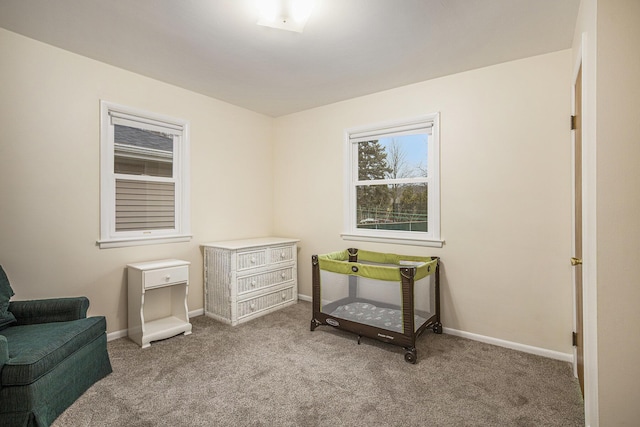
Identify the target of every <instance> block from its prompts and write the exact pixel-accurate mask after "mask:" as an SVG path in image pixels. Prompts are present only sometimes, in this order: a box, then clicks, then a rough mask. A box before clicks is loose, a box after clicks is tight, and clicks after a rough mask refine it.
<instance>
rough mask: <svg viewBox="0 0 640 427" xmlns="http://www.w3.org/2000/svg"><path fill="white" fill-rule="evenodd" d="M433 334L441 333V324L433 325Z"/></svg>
mask: <svg viewBox="0 0 640 427" xmlns="http://www.w3.org/2000/svg"><path fill="white" fill-rule="evenodd" d="M433 332H435V333H436V334H441V333H442V323H440V322H438V323H436V324H435V325H433Z"/></svg>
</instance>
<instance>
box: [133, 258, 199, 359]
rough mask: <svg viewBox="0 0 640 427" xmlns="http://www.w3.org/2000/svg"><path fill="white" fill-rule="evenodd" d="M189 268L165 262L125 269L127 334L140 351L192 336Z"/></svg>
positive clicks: (186, 262) (146, 263) (169, 261)
mask: <svg viewBox="0 0 640 427" xmlns="http://www.w3.org/2000/svg"><path fill="white" fill-rule="evenodd" d="M189 264H190V263H189V261H182V260H178V259H166V260H159V261H151V262H139V263H135V264H128V265H127V271H128V273H127V275H128V291H129V301H128V304H129V310H128V311H129V327H128V334H129V338H130V339H131V340H132V341H134V342H136V343H137V344H138V345H139V346H141V347H142V348H146V347H149V346H150V345H151V341H156V340H161V339H165V338H169V337H172V336H174V335H178V334H185V335H189V334H191V323H189V310H188V308H187V295H188V292H189V291H188V290H189ZM156 296H157V297H158V298H154V297H156ZM160 297H165V298H160Z"/></svg>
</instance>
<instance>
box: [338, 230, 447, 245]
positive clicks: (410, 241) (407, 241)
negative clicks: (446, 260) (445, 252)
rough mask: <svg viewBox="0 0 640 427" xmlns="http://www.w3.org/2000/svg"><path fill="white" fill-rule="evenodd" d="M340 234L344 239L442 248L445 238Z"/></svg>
mask: <svg viewBox="0 0 640 427" xmlns="http://www.w3.org/2000/svg"><path fill="white" fill-rule="evenodd" d="M340 236H342V239H343V240H354V241H359V242H375V243H392V244H396V245H410V246H427V247H431V248H441V247H442V246H443V245H444V240H439V239H417V238H412V237H397V236H394V237H380V236H371V235H363V234H353V233H342V234H340Z"/></svg>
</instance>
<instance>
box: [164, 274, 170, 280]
mask: <svg viewBox="0 0 640 427" xmlns="http://www.w3.org/2000/svg"><path fill="white" fill-rule="evenodd" d="M164 280H165V281H167V282H168V281H169V280H171V275H170V274H167V275H166V276H164Z"/></svg>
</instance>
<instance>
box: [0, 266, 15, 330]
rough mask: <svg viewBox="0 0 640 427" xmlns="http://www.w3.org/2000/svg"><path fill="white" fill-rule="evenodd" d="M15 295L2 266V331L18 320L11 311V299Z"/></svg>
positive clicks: (0, 284)
mask: <svg viewBox="0 0 640 427" xmlns="http://www.w3.org/2000/svg"><path fill="white" fill-rule="evenodd" d="M13 295H14V293H13V289H11V285H10V284H9V279H8V278H7V275H6V273H5V272H4V270H3V268H2V266H1V265H0V331H1V330H3V329H5V328H6V327H8V326H9V325H11V324H13V323H15V322H16V318H15V316H14V315H13V313H11V312H10V311H9V299H10V298H11V297H12V296H13Z"/></svg>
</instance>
